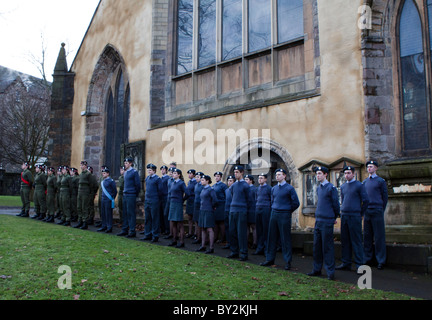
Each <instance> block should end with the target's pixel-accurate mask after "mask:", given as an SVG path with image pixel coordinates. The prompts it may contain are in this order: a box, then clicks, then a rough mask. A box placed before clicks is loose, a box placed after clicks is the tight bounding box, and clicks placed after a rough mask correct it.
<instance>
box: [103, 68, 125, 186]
mask: <svg viewBox="0 0 432 320" xmlns="http://www.w3.org/2000/svg"><path fill="white" fill-rule="evenodd" d="M113 79H114V83H113V86H112V87H111V88H114V90H112V89H110V90H109V92H108V99H107V104H106V135H105V165H106V166H108V167H109V168H110V169H111V176H113V177H115V178H117V177H118V176H119V174H120V166H121V154H122V153H121V148H122V145H123V144H125V143H128V132H129V103H130V97H129V95H130V94H129V85H128V83H127V82H126V81H125V76H124V74H123V72H122V69H121V68H119V70H118V73H117V76H116V77H114V78H113Z"/></svg>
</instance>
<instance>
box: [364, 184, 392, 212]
mask: <svg viewBox="0 0 432 320" xmlns="http://www.w3.org/2000/svg"><path fill="white" fill-rule="evenodd" d="M363 184H364V186H365V188H366V192H367V194H368V196H369V208H371V209H373V208H380V209H383V210H385V208H386V206H387V201H388V190H387V184H386V182H385V180H384V179H383V178H381V177H378V176H374V177H369V178H367V179H365V180H364V181H363Z"/></svg>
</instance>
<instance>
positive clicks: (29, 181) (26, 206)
mask: <svg viewBox="0 0 432 320" xmlns="http://www.w3.org/2000/svg"><path fill="white" fill-rule="evenodd" d="M21 169H22V170H23V172H22V173H21V190H20V195H21V202H22V207H21V213H19V214H18V215H17V216H19V217H28V216H29V211H30V192H31V188H32V185H33V175H32V173H31V171H30V170H29V164H28V162H24V163H23V164H22V165H21Z"/></svg>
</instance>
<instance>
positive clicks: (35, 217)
mask: <svg viewBox="0 0 432 320" xmlns="http://www.w3.org/2000/svg"><path fill="white" fill-rule="evenodd" d="M37 218H39V213H36V214H35V215H34V216H33V217H31V218H30V219H37Z"/></svg>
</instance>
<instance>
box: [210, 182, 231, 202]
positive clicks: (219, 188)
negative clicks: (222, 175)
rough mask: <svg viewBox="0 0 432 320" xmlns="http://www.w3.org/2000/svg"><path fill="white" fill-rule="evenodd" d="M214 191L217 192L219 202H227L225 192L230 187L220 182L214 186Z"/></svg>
mask: <svg viewBox="0 0 432 320" xmlns="http://www.w3.org/2000/svg"><path fill="white" fill-rule="evenodd" d="M213 189H214V191H215V192H216V196H217V199H218V201H219V202H225V199H226V195H225V190H226V189H228V186H227V185H226V184H225V183H223V182H222V181H219V182H216V183H215V184H214V185H213Z"/></svg>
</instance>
